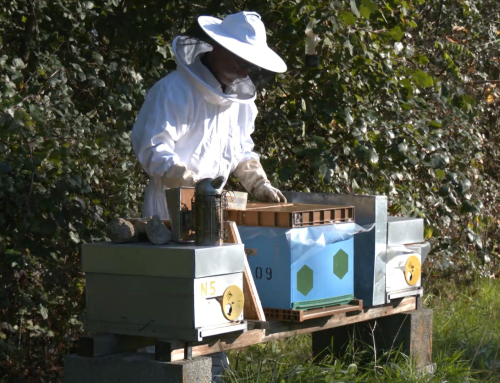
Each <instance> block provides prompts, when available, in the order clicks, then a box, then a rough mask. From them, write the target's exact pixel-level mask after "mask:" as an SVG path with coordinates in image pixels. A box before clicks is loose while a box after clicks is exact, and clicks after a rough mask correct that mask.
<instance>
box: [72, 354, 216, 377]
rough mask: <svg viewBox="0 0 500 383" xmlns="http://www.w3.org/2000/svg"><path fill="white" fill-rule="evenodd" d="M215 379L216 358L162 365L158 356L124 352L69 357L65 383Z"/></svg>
mask: <svg viewBox="0 0 500 383" xmlns="http://www.w3.org/2000/svg"><path fill="white" fill-rule="evenodd" d="M211 380H212V359H211V358H208V357H199V358H194V359H192V360H181V361H177V362H158V361H156V360H155V359H154V354H147V353H123V354H115V355H108V356H101V357H95V358H86V357H82V356H78V355H68V356H66V358H65V360H64V382H65V383H139V382H148V383H160V382H161V383H187V382H193V383H204V382H211Z"/></svg>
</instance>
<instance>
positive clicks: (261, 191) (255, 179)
mask: <svg viewBox="0 0 500 383" xmlns="http://www.w3.org/2000/svg"><path fill="white" fill-rule="evenodd" d="M234 175H235V176H236V177H237V178H238V180H239V181H240V182H241V184H242V185H243V187H244V188H245V189H246V190H247V191H248V192H249V193H250V194H252V195H253V196H255V198H257V199H258V200H259V201H265V202H286V198H285V196H284V195H283V194H282V193H281V192H280V191H279V190H278V189H276V188H275V187H273V186H272V185H271V183H270V182H269V180H268V179H267V176H266V172H265V171H264V169H263V168H262V165H261V164H260V162H259V161H257V160H255V159H250V160H247V161H243V162H240V163H239V164H238V166H237V167H236V169H235V170H234Z"/></svg>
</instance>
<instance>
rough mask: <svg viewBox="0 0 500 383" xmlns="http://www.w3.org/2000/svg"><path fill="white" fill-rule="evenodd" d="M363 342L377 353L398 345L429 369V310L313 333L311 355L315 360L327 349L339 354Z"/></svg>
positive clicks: (396, 348)
mask: <svg viewBox="0 0 500 383" xmlns="http://www.w3.org/2000/svg"><path fill="white" fill-rule="evenodd" d="M363 345H370V346H371V347H373V348H374V350H376V351H377V352H378V354H379V356H380V355H381V352H382V351H387V350H398V349H399V347H401V351H402V352H403V353H405V354H407V355H410V356H411V357H412V359H413V361H414V363H415V366H416V367H417V368H420V369H422V370H426V371H429V372H432V371H433V364H432V310H431V309H426V308H419V309H418V310H413V311H409V312H408V313H404V314H395V315H390V316H387V317H382V318H377V319H373V320H370V321H366V322H361V323H357V324H352V325H347V326H342V327H336V328H333V329H329V330H324V331H318V332H314V333H313V334H312V348H313V355H314V356H315V357H316V360H317V361H318V362H319V361H321V360H322V359H323V358H324V357H325V356H327V355H330V353H332V354H333V356H334V357H341V356H342V355H346V353H349V347H352V346H354V347H356V348H359V347H362V346H363Z"/></svg>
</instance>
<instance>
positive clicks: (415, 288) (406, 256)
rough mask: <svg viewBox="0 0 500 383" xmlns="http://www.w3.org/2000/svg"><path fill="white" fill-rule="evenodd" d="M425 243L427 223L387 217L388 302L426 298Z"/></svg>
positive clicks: (420, 220)
mask: <svg viewBox="0 0 500 383" xmlns="http://www.w3.org/2000/svg"><path fill="white" fill-rule="evenodd" d="M429 248H430V246H429V243H428V242H424V220H423V219H422V218H412V217H391V216H388V217H387V262H386V294H387V301H388V302H389V301H391V300H392V299H398V298H402V297H406V296H412V295H420V296H421V295H422V294H423V289H422V281H421V270H422V262H423V259H424V258H425V256H426V255H427V253H428V251H429Z"/></svg>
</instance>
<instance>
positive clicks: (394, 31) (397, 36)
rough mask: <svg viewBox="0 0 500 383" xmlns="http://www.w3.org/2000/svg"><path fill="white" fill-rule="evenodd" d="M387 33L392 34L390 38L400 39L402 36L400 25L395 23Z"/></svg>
mask: <svg viewBox="0 0 500 383" xmlns="http://www.w3.org/2000/svg"><path fill="white" fill-rule="evenodd" d="M389 34H390V35H391V36H392V38H393V39H394V40H396V41H401V39H402V38H403V36H404V32H403V31H402V30H401V27H400V26H399V25H396V26H395V27H394V28H392V29H391V30H390V31H389Z"/></svg>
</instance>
